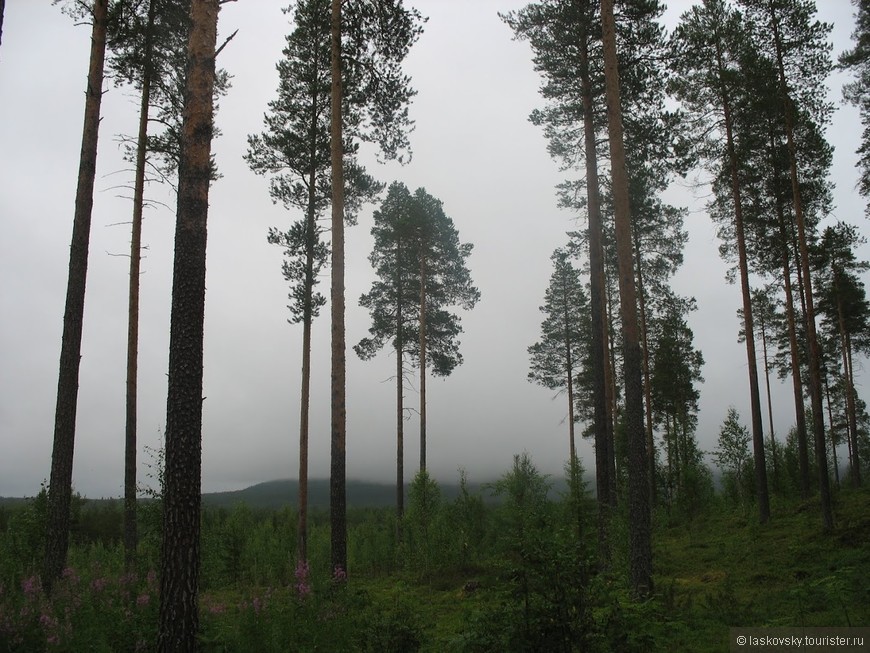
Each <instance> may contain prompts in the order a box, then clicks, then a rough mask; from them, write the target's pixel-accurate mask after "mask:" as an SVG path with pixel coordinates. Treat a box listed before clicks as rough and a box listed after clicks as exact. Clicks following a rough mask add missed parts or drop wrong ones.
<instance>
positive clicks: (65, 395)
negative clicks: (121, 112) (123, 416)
mask: <svg viewBox="0 0 870 653" xmlns="http://www.w3.org/2000/svg"><path fill="white" fill-rule="evenodd" d="M108 6H109V3H108V0H94V3H93V15H92V18H93V28H92V31H91V54H90V63H89V66H88V85H87V90H86V91H85V116H84V126H83V128H82V145H81V154H80V157H79V176H78V184H77V187H76V199H75V213H74V216H73V229H72V240H71V243H70V256H69V277H68V280H67V288H66V304H65V309H64V316H63V336H62V339H61V346H60V365H59V373H58V381H57V405H56V408H55V414H54V443H53V445H52V452H51V479H50V481H49V486H48V515H47V521H46V538H45V559H44V565H43V573H42V583H43V587H44V588H45V591H46V592H47V593H50V592H51V589H52V586H53V584H54V582H55V581H56V580H57V579H59V578H60V575H61V572H62V571H63V568H64V566H65V565H66V556H67V550H68V548H69V522H70V503H71V500H72V470H73V451H74V448H75V428H76V406H77V402H78V389H79V363H80V360H81V349H82V322H83V320H84V310H85V286H86V280H87V272H88V248H89V243H90V231H91V211H92V209H93V205H94V179H95V177H96V169H97V140H98V135H99V128H100V103H101V101H102V98H103V68H104V63H105V57H106V28H107V17H108Z"/></svg>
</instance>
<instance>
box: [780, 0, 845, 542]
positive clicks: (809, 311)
mask: <svg viewBox="0 0 870 653" xmlns="http://www.w3.org/2000/svg"><path fill="white" fill-rule="evenodd" d="M770 10H771V11H770V13H771V15H770V19H771V25H772V27H773V42H774V46H775V49H776V63H777V69H778V72H779V90H780V99H781V100H782V103H783V111H784V113H785V134H786V142H787V144H788V153H789V169H790V173H791V189H792V202H793V204H794V214H795V222H796V223H797V231H798V234H797V235H798V245H799V252H800V267H801V270H802V272H803V276H804V297H805V299H806V313H805V314H804V317H805V319H806V326H807V341H808V342H807V350H808V364H809V369H810V379H809V385H810V402H811V403H812V407H813V433H814V436H815V437H814V440H815V451H816V463H817V464H818V468H819V495H820V499H821V508H822V526H823V528H824V530H825V531H831V530H833V528H834V511H833V507H832V504H831V487H830V481H829V478H828V452H827V444H826V441H825V417H824V413H823V408H822V381H821V361H820V353H819V340H818V336H817V334H816V311H815V306H814V300H813V283H812V278H811V276H810V257H809V250H808V247H807V233H806V232H807V229H806V220H805V219H804V211H803V203H802V200H801V192H800V183H799V181H798V171H797V148H796V145H795V141H794V120H793V109H792V102H791V99H790V97H789V94H788V87H787V82H786V77H785V67H784V65H783V56H782V42H781V39H780V35H779V27H778V22H777V17H776V12H775V11H774V9H773V7H772V5H771V6H770Z"/></svg>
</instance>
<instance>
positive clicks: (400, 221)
mask: <svg viewBox="0 0 870 653" xmlns="http://www.w3.org/2000/svg"><path fill="white" fill-rule="evenodd" d="M374 221H375V224H374V226H373V227H372V236H373V237H374V246H373V249H372V253H371V255H370V256H369V260H370V261H371V264H372V266H373V267H374V268H375V272H376V274H377V275H378V281H375V283H374V284H372V288H371V290H370V291H369V292H368V293H366V294H364V295H363V296H362V297H361V298H360V306H362V307H363V308H367V309H368V310H369V313H370V314H371V316H372V326H371V327H369V333H370V334H371V335H370V337H368V338H364V339H363V340H361V341H360V342H359V344H357V345H356V346H355V347H354V351H356V353H357V355H358V356H359V357H360V358H362V359H364V360H365V359H370V358H371V357H373V356H374V355H375V354H376V353H377V352H378V351H379V350H380V349H381V348H382V347H383V346H384V344H386V342H387V341H389V340H391V341H392V343H393V348H394V349H398V350H400V351H399V354H400V355H404V354H408V355H409V356H410V357H411V359H412V360H416V361H417V364H418V365H419V361H420V353H421V352H420V346H421V343H420V341H419V335H420V329H421V328H422V329H425V340H426V342H425V347H426V366H427V367H428V368H431V370H432V372H433V373H434V374H436V375H437V376H449V375H450V373H451V372H452V371H453V370H454V369H455V368H456V367H457V366H458V365H461V364H462V354H461V353H460V351H459V341H458V336H459V334H460V333H462V326H461V319H460V317H459V316H458V315H457V314H456V313H454V312H451V310H450V309H452V308H454V307H460V308H463V309H465V310H470V309H472V308H474V306H475V305H476V304H477V302H478V300H479V299H480V291H478V289H477V288H476V287H475V286H474V285H473V284H472V282H471V273H470V271H469V270H468V267H467V260H468V257H469V256H470V255H471V252H472V250H473V245H471V244H470V243H460V242H459V232H458V231H457V230H456V227H455V225H454V223H453V220H452V219H451V218H450V217H448V216H447V214H446V213H445V212H444V209H443V206H442V204H441V202H440V200H438V199H436V198H435V197H433V196H431V195H429V193H427V192H426V190H425V189H423V188H418V189H417V190H416V191H415V192H414V193H413V194H411V193H410V192H409V191H408V189H407V188H406V187H405V185H404V184H401V183H399V182H394V183H393V184H391V185H390V188H389V190H388V192H387V197H386V198H385V199H384V202H383V204H382V205H381V208H380V209H379V210H377V211H375V214H374ZM421 306H425V308H424V309H423V314H422V315H421Z"/></svg>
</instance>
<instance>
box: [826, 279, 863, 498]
mask: <svg viewBox="0 0 870 653" xmlns="http://www.w3.org/2000/svg"><path fill="white" fill-rule="evenodd" d="M837 327H838V328H839V331H840V349H841V350H842V352H843V386H844V388H845V393H846V424H847V426H848V430H847V433H848V438H849V443H850V444H851V449H852V458H851V459H850V460H849V466H850V471H851V478H852V485H853V486H854V487H861V461H860V459H859V457H858V420H857V415H856V411H855V380H854V379H853V378H852V352H851V347H850V344H849V333H848V332H847V331H846V317H845V315H844V314H843V299H842V297H841V295H840V293H839V292H838V293H837ZM832 427H833V425H832ZM834 455H835V456H836V451H835V452H834ZM834 466H835V467H836V460H835V461H834Z"/></svg>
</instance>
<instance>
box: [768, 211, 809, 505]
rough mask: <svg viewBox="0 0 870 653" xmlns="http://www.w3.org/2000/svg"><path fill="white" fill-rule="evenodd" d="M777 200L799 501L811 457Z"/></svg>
mask: <svg viewBox="0 0 870 653" xmlns="http://www.w3.org/2000/svg"><path fill="white" fill-rule="evenodd" d="M775 200H776V202H775V203H776V218H777V222H778V224H779V235H780V243H781V247H782V255H781V256H782V279H783V285H784V291H785V320H786V327H787V330H788V345H789V354H790V364H791V377H792V390H793V395H794V410H795V429H796V431H797V440H798V474H799V476H800V478H799V485H800V493H801V498H803V499H807V498H809V496H810V457H809V451H808V450H807V419H806V413H805V412H804V393H803V380H802V374H801V365H800V349H799V347H798V340H797V319H796V316H795V305H794V290H793V288H792V284H791V258H790V256H789V246H788V242H789V237H788V233H787V232H788V230H787V228H786V223H785V213H784V211H783V208H782V203H781V202H780V199H779V197H776V198H775Z"/></svg>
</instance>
